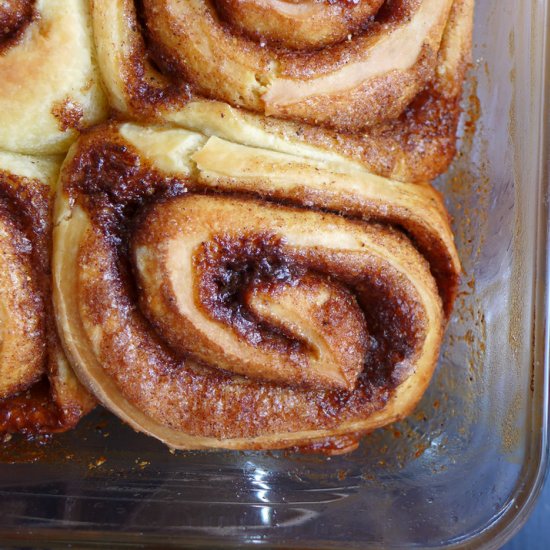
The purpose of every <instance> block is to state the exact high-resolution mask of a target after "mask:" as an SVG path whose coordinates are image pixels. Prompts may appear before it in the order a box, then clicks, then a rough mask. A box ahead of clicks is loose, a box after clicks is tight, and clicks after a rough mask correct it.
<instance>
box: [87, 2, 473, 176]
mask: <svg viewBox="0 0 550 550" xmlns="http://www.w3.org/2000/svg"><path fill="white" fill-rule="evenodd" d="M136 6H138V8H136ZM267 14H270V16H268V15H267ZM472 16H473V0H397V1H391V2H390V1H385V2H384V1H374V0H373V1H369V2H360V3H357V4H347V3H344V2H334V3H333V2H326V3H325V2H313V1H312V2H301V3H299V4H296V3H293V2H285V1H279V0H217V1H208V0H185V1H177V0H168V1H162V2H159V1H156V0H143V1H142V2H139V4H137V3H135V2H133V1H132V0H101V1H99V0H93V1H92V18H93V28H94V37H95V43H96V47H97V54H98V62H99V65H100V68H101V72H102V76H103V80H104V83H105V87H106V90H107V92H108V95H109V100H110V103H111V105H112V106H113V107H114V108H115V109H116V110H118V111H119V112H121V113H125V114H126V115H130V116H132V117H135V118H137V119H139V120H149V121H154V120H157V121H159V120H162V121H171V122H176V123H177V124H181V125H182V126H184V127H188V126H187V124H188V118H189V117H191V118H193V115H192V114H189V112H191V113H193V112H195V111H196V110H197V109H198V110H200V109H202V108H203V106H202V104H203V103H205V102H208V101H210V102H217V103H215V107H214V108H215V109H216V108H217V109H223V108H226V107H225V106H231V108H230V111H231V113H232V114H231V116H232V117H233V118H237V119H239V120H242V121H243V123H244V124H247V125H249V126H254V127H262V128H263V130H267V131H269V132H270V133H272V134H273V135H275V136H284V139H285V140H287V141H289V142H291V143H304V142H305V143H308V144H310V145H313V146H316V147H318V148H320V149H323V150H329V151H332V152H334V153H336V154H339V155H343V156H345V157H347V158H349V159H351V160H354V161H356V162H358V163H360V164H362V165H363V166H365V167H367V168H368V169H369V170H370V171H372V172H374V173H376V174H379V175H381V176H384V177H389V178H392V179H397V180H401V181H408V182H421V181H428V180H431V179H433V178H434V177H436V176H437V175H439V174H441V173H442V172H444V171H445V169H446V168H447V167H448V165H449V163H450V162H451V160H452V158H453V156H454V154H455V140H456V137H455V136H456V130H457V124H458V117H459V114H460V107H459V102H460V96H461V91H462V81H463V78H464V73H465V68H466V66H467V64H468V62H469V56H470V47H471V33H472ZM283 20H285V21H286V23H284V22H283ZM262 22H263V23H262ZM208 108H209V107H207V109H208ZM227 108H229V107H227ZM196 129H197V130H199V131H200V130H201V129H200V128H196Z"/></svg>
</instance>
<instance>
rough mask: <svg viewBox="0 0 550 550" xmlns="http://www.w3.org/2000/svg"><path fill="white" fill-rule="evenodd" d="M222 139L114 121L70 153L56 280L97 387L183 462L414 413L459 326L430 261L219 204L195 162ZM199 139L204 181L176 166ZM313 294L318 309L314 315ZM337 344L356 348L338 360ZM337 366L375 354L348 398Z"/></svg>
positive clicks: (276, 212) (67, 331) (357, 231)
mask: <svg viewBox="0 0 550 550" xmlns="http://www.w3.org/2000/svg"><path fill="white" fill-rule="evenodd" d="M132 132H134V134H132ZM124 135H126V136H130V135H134V137H135V136H141V138H142V139H146V140H147V143H148V146H147V148H146V151H148V153H142V152H141V150H140V149H139V147H137V148H136V146H133V145H131V144H130V142H129V141H128V140H127V139H126V138H124V137H123V136H124ZM180 138H181V139H182V140H183V141H182V142H181V143H180V142H179V141H178V140H179V139H180ZM136 139H137V138H136ZM155 139H161V140H162V139H169V140H170V144H171V145H170V146H169V147H168V149H167V148H166V147H164V146H161V145H160V144H161V143H162V142H158V143H155ZM185 140H187V141H185ZM205 141H206V138H205V137H201V136H199V135H196V134H194V135H191V134H190V133H189V132H185V131H183V130H177V129H161V128H159V129H140V128H139V127H136V126H133V125H123V126H117V125H111V126H106V127H103V128H100V129H98V130H96V131H94V132H92V133H88V134H87V135H85V136H84V137H83V138H81V140H80V141H79V143H78V146H77V147H76V148H74V149H73V151H72V152H71V154H70V155H69V159H68V161H67V162H66V164H65V166H64V169H63V174H62V182H63V187H62V188H61V189H60V192H59V194H58V198H57V201H58V202H57V210H58V213H57V219H58V220H59V224H58V226H57V228H56V234H55V254H56V260H55V274H54V280H55V282H56V289H57V291H56V296H55V300H56V306H57V311H58V317H59V320H60V326H61V327H62V332H63V338H64V342H65V346H66V348H67V349H68V351H69V353H70V354H71V358H72V359H73V361H74V363H75V367H76V368H77V370H78V373H79V375H80V376H81V377H82V378H83V379H85V380H86V381H87V384H88V386H89V387H90V388H91V389H92V390H93V391H94V393H96V395H97V396H98V397H99V398H100V399H101V400H102V401H103V403H104V404H105V405H107V406H108V407H109V408H110V409H111V410H113V411H114V412H115V413H117V414H119V416H121V417H122V418H124V419H125V420H127V421H128V422H130V423H131V424H132V425H133V426H134V427H137V428H138V429H141V430H143V431H146V432H147V433H150V434H152V435H155V436H156V437H159V438H160V439H162V440H164V441H166V442H167V443H168V444H170V445H172V446H176V447H183V448H197V447H199V448H200V447H219V446H222V447H228V448H277V447H286V446H292V445H299V444H303V443H304V442H308V441H310V440H320V439H324V438H326V437H327V436H333V435H334V436H338V435H341V434H348V433H352V432H353V433H355V432H364V431H369V430H371V429H373V428H374V427H376V426H377V425H381V424H384V423H387V422H388V421H391V419H395V418H399V417H400V416H401V415H403V414H406V413H407V412H408V410H410V408H411V407H412V406H413V403H414V402H415V400H416V396H417V394H418V396H419V395H420V394H421V393H422V391H423V388H425V386H426V384H427V383H428V381H429V377H430V373H431V372H432V371H433V368H434V366H435V361H436V358H437V352H438V349H439V343H440V340H441V335H442V331H443V325H444V315H443V309H442V303H441V298H440V296H439V294H438V291H437V286H436V283H435V281H434V279H433V276H432V274H431V272H430V265H429V264H428V263H427V262H426V260H425V259H424V258H423V257H422V256H421V255H420V253H419V252H418V251H417V250H416V249H415V248H414V247H413V246H412V244H411V242H410V240H409V239H408V238H407V237H406V236H405V235H404V234H403V233H402V232H400V231H398V230H395V229H394V228H393V227H391V223H386V224H384V223H373V222H366V221H359V220H360V219H362V218H361V216H359V217H358V218H356V219H348V218H347V217H345V216H342V215H341V214H337V213H325V212H321V211H317V210H315V209H311V208H304V207H297V206H292V207H291V206H287V205H283V204H281V203H280V202H279V201H275V203H274V202H272V201H271V200H270V201H265V200H257V199H252V198H250V197H246V196H243V195H242V194H239V193H237V194H236V193H235V192H231V191H230V190H229V189H227V188H226V189H218V191H217V192H214V191H213V189H211V188H210V187H209V186H208V185H207V184H206V183H205V181H204V179H203V178H202V176H201V175H200V167H199V166H198V165H196V164H194V161H193V160H192V159H193V158H195V157H196V155H198V153H199V151H201V150H205V149H206V146H205ZM184 142H185V143H193V144H194V145H193V147H195V148H196V149H198V151H197V150H196V151H195V153H194V154H191V153H192V150H189V152H187V153H186V154H187V155H189V157H188V162H189V164H188V165H187V166H188V167H187V168H183V167H182V166H180V167H179V168H174V169H168V168H166V165H165V164H162V163H163V162H164V163H169V164H170V163H175V164H176V165H177V164H178V162H179V160H178V159H179V158H180V157H177V158H175V159H174V157H172V156H171V153H170V151H171V149H170V147H174V148H175V149H174V150H178V151H180V153H179V155H181V154H182V153H181V150H182V149H181V147H182V146H183V143H184ZM166 143H168V142H166ZM155 151H156V152H158V154H159V155H160V156H161V157H162V159H163V161H162V162H161V161H155V160H151V157H150V156H149V157H148V155H151V154H153V156H154V154H156V153H154V152H155ZM257 154H258V155H260V156H261V152H258V153H257ZM169 159H172V160H169ZM242 160H244V157H243V159H242ZM237 161H239V158H238V157H237ZM186 162H187V161H186ZM159 163H160V164H159ZM161 166H165V168H162V167H161ZM289 167H291V164H289ZM289 169H290V168H289ZM413 194H414V192H413ZM435 204H437V201H436V203H435ZM438 208H440V207H438ZM364 214H365V215H364V216H363V217H364V218H367V219H368V217H369V216H368V215H367V212H365V213H364ZM387 221H389V218H388V219H387ZM305 295H308V296H315V297H316V298H315V299H316V300H318V303H317V302H316V303H315V304H313V305H312V304H311V302H314V300H308V302H309V305H310V306H311V307H312V314H311V315H307V316H304V315H302V313H303V311H302V310H303V308H302V307H297V305H298V306H300V304H301V302H300V299H301V298H302V297H303V296H305ZM287 296H290V298H288V299H286V298H287ZM331 300H336V302H334V303H333V304H332V306H331V307H330V311H332V312H333V315H332V316H330V315H328V314H327V310H326V309H323V305H324V304H326V303H331ZM281 304H282V305H283V306H284V308H287V309H285V310H284V314H283V313H281V310H278V309H277V308H280V307H282V305H281ZM339 308H340V309H339ZM310 318H311V319H310ZM69 319H71V324H69V322H68V321H69ZM323 328H324V329H325V330H326V334H325V333H323ZM337 341H339V342H340V345H343V346H344V348H349V349H350V351H351V349H352V348H353V349H354V351H353V352H351V353H349V354H346V353H343V352H336V353H335V349H336V350H338V348H337ZM335 346H336V347H335ZM323 354H329V356H330V354H333V356H334V357H336V356H337V355H348V356H349V357H358V366H356V365H351V366H350V365H346V364H345V363H342V365H341V367H340V375H341V378H343V379H344V382H345V385H346V386H348V387H347V388H339V389H334V388H332V387H331V385H334V377H333V379H331V380H328V378H330V376H328V375H327V371H326V370H325V371H323V370H322V369H320V370H315V367H314V365H315V364H316V363H315V361H316V360H317V359H318V356H321V357H322V356H323ZM258 357H261V358H264V357H265V358H268V359H270V360H272V362H271V363H269V361H263V360H262V361H259V362H258V361H257V360H256V359H257V358H258ZM266 365H267V366H266ZM354 369H357V370H354ZM319 373H321V375H320V374H319ZM342 373H343V374H342ZM329 374H334V373H329ZM323 377H324V378H323ZM402 395H405V397H401V396H402Z"/></svg>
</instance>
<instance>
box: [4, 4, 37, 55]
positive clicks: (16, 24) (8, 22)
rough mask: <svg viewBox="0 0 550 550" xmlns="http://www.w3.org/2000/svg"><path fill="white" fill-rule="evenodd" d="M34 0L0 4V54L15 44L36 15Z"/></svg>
mask: <svg viewBox="0 0 550 550" xmlns="http://www.w3.org/2000/svg"><path fill="white" fill-rule="evenodd" d="M35 4H36V0H9V1H8V2H2V3H0V54H2V52H3V51H4V50H6V49H7V48H9V47H10V46H11V45H13V44H15V43H17V41H18V40H19V39H20V38H21V36H22V34H23V33H24V32H25V28H26V27H27V26H28V25H29V24H30V23H31V21H32V20H33V18H34V17H35V15H36V12H35V9H34V8H35Z"/></svg>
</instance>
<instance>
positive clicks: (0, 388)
mask: <svg viewBox="0 0 550 550" xmlns="http://www.w3.org/2000/svg"><path fill="white" fill-rule="evenodd" d="M58 172H59V162H58V161H56V160H51V159H47V158H33V157H28V156H23V155H18V154H15V153H6V152H1V151H0V254H1V255H2V262H1V264H0V318H1V323H0V326H1V329H0V374H1V376H0V380H1V381H0V433H6V432H7V433H13V432H23V433H26V434H36V433H51V432H58V431H64V430H66V429H69V428H71V427H73V426H74V425H75V424H76V423H77V422H78V420H79V419H80V418H81V417H82V415H83V414H85V413H86V412H88V411H89V410H90V409H91V408H92V407H93V405H94V400H93V399H92V397H91V396H90V395H89V394H88V393H87V392H86V391H85V390H84V388H83V387H82V386H81V385H80V383H79V382H78V381H77V379H76V377H75V376H74V373H73V372H72V370H71V368H70V367H69V365H68V362H67V360H66V358H65V355H64V353H63V351H62V349H61V345H60V343H59V339H58V337H57V332H56V328H55V320H54V318H53V309H52V307H53V306H52V303H51V280H50V277H51V269H50V247H51V229H52V227H51V216H52V208H53V192H54V186H55V182H56V179H57V176H58Z"/></svg>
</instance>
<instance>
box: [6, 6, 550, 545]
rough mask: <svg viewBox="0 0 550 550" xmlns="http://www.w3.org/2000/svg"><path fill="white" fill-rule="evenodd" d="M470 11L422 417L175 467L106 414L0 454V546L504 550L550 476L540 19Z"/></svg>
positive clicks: (530, 10)
mask: <svg viewBox="0 0 550 550" xmlns="http://www.w3.org/2000/svg"><path fill="white" fill-rule="evenodd" d="M477 4H478V5H477V13H476V33H475V52H474V66H473V70H472V74H471V77H470V79H469V82H468V88H469V89H468V91H467V94H466V97H465V106H466V109H465V115H464V120H463V124H462V143H461V155H460V156H459V157H458V158H457V160H456V162H455V163H454V165H453V168H452V169H451V171H450V172H449V174H448V175H447V176H445V177H443V178H441V181H440V182H438V184H439V186H440V188H441V189H442V190H443V191H444V193H445V194H446V197H447V202H448V206H449V208H450V211H451V213H452V215H453V216H454V225H455V230H456V233H457V242H458V245H459V249H460V253H461V257H462V259H463V264H464V278H463V284H462V290H461V294H460V297H459V300H458V303H457V308H456V312H455V314H454V316H453V319H452V321H451V324H450V327H449V331H448V334H447V338H446V342H445V347H444V350H443V353H442V356H441V361H440V365H439V368H438V371H437V373H436V375H435V377H434V379H433V382H432V384H431V386H430V389H429V391H428V392H427V394H426V396H425V398H424V399H423V401H422V403H421V405H420V406H419V408H418V409H417V411H416V413H415V414H413V416H412V417H411V418H410V419H408V420H407V421H405V422H402V423H400V424H397V425H394V426H391V427H390V428H388V429H384V430H381V431H378V432H376V433H374V434H372V435H371V436H369V437H367V438H365V440H364V442H363V444H362V445H361V447H360V448H359V450H357V451H356V452H354V453H353V454H351V455H349V456H343V457H333V458H324V457H321V456H316V455H293V454H287V453H253V452H250V453H201V452H191V453H183V452H178V453H175V454H172V453H170V452H169V451H168V450H167V449H166V448H165V447H163V446H162V445H161V444H159V443H157V442H156V441H153V440H152V439H148V438H147V437H145V436H142V435H138V434H136V433H134V432H133V431H132V430H130V429H129V428H127V427H125V426H122V425H121V424H120V423H119V422H118V420H116V419H114V418H113V417H111V416H110V415H108V414H107V413H105V412H101V411H98V412H96V413H94V415H92V416H91V417H89V418H88V419H86V420H85V421H84V422H83V423H82V425H81V426H80V427H79V429H78V430H77V431H76V432H73V433H69V434H66V435H64V436H60V437H56V438H55V439H54V441H53V442H52V443H49V444H48V445H46V446H44V447H40V446H37V445H36V444H33V445H24V446H22V445H21V444H20V443H17V444H16V443H13V442H9V443H7V444H6V448H5V449H4V450H3V451H2V453H3V454H4V456H5V457H7V456H10V455H12V454H13V447H12V448H10V445H16V448H17V452H18V453H19V456H20V459H21V461H26V463H19V464H0V498H1V505H0V510H1V512H2V513H1V515H0V540H3V542H4V543H6V542H7V541H8V540H10V541H12V542H13V541H14V540H15V539H17V540H19V541H21V542H20V544H23V542H24V541H26V542H27V543H28V544H31V545H32V542H31V541H32V540H35V541H39V542H40V544H46V543H48V544H50V545H56V544H58V545H61V544H64V543H67V542H73V543H77V544H78V542H81V543H84V542H86V544H91V543H94V544H96V545H105V547H109V548H112V547H113V546H114V545H115V543H117V542H118V543H121V544H123V543H126V544H128V543H134V544H151V545H157V546H161V547H170V546H185V545H187V546H211V547H221V546H222V547H228V546H232V545H234V546H242V545H244V544H251V545H252V544H259V545H266V546H270V547H284V548H288V547H296V548H316V549H320V548H344V547H345V548H379V547H380V546H385V547H387V548H402V547H405V546H414V547H448V546H454V547H461V546H476V547H478V546H480V545H486V546H488V547H495V548H496V547H498V546H500V544H502V543H503V541H504V540H505V539H506V538H507V537H509V536H511V534H512V533H513V532H514V531H515V530H516V529H518V528H519V526H520V524H521V523H522V521H523V519H524V518H525V516H526V514H527V511H528V509H529V508H530V506H531V504H532V502H533V501H534V498H535V496H536V493H537V491H538V489H539V488H540V485H541V482H542V472H543V471H544V468H545V465H546V437H547V436H546V428H547V418H546V416H547V395H546V393H547V392H546V389H547V382H548V364H547V361H548V357H547V356H546V357H545V356H544V353H545V352H546V353H547V352H548V349H547V347H548V333H547V314H548V303H547V295H546V279H547V276H548V270H547V255H546V252H547V242H548V232H547V229H548V225H547V221H548V219H547V214H548V206H547V202H545V201H546V193H547V183H548V182H547V179H545V178H546V177H547V176H548V158H549V150H548V147H547V146H548V145H549V143H548V133H549V132H550V112H549V110H548V104H547V105H546V110H544V109H545V107H544V73H543V69H544V66H545V56H544V54H545V50H546V46H545V33H546V31H547V29H548V23H549V20H548V10H549V7H548V2H545V1H542V0H538V1H536V0H531V1H528V0H523V1H515V0H478V2H477ZM547 84H548V81H547ZM547 97H548V88H547ZM545 132H546V135H545ZM545 162H546V164H545ZM35 459H38V461H35V462H33V461H34V460H35Z"/></svg>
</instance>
